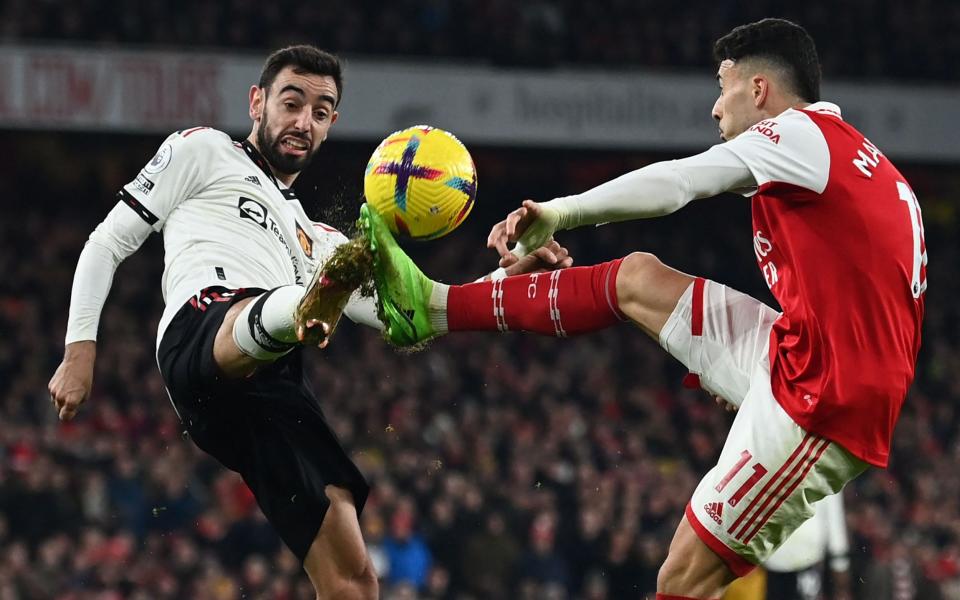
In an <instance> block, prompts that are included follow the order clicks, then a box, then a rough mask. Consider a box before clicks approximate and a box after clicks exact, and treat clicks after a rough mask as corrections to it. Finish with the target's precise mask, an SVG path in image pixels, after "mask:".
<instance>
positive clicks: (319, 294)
mask: <svg viewBox="0 0 960 600" xmlns="http://www.w3.org/2000/svg"><path fill="white" fill-rule="evenodd" d="M356 287H357V286H356V285H353V284H352V283H351V284H342V283H338V282H335V281H332V280H330V279H328V278H327V277H326V276H325V274H324V272H323V271H322V270H319V269H318V272H317V273H315V274H314V277H313V280H312V281H311V282H310V285H309V286H308V287H306V288H304V287H301V286H298V285H286V286H282V287H278V288H274V289H272V290H270V291H269V292H265V293H264V294H261V295H259V296H255V297H252V298H244V299H243V300H239V301H237V302H236V303H235V304H234V305H233V306H231V307H230V310H229V311H227V314H226V316H225V317H224V319H223V323H222V324H221V325H220V328H219V329H218V330H217V336H216V339H215V340H214V345H213V358H214V362H215V363H216V365H217V367H218V369H219V371H220V373H221V374H222V375H224V376H225V377H227V378H242V377H247V376H248V375H250V374H251V373H253V372H254V371H255V370H256V369H257V367H259V366H260V365H263V364H268V363H271V362H273V361H275V360H277V359H278V358H280V357H281V356H284V355H285V354H287V353H288V352H290V350H292V349H293V348H294V347H295V346H296V345H297V344H304V345H308V344H309V345H319V346H320V347H321V348H322V347H324V346H325V345H326V343H327V340H328V336H329V334H330V333H331V332H332V330H333V328H334V327H336V324H337V321H338V320H339V318H340V314H341V313H342V312H343V307H344V306H345V305H346V303H347V300H349V298H350V295H351V294H352V293H353V291H354V290H355V289H356Z"/></svg>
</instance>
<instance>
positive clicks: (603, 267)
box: [447, 258, 626, 337]
mask: <svg viewBox="0 0 960 600" xmlns="http://www.w3.org/2000/svg"><path fill="white" fill-rule="evenodd" d="M621 262H623V259H622V258H621V259H617V260H613V261H610V262H606V263H603V264H599V265H594V266H592V267H571V268H569V269H560V270H558V271H550V272H548V273H532V274H530V275H516V276H513V277H507V278H505V279H501V280H499V281H482V282H479V283H468V284H466V285H454V286H450V291H449V292H448V294H447V326H448V328H449V329H450V331H531V332H534V333H541V334H543V335H555V336H557V337H566V336H568V335H576V334H578V333H587V332H590V331H597V330H598V329H604V328H606V327H610V326H611V325H613V324H614V323H617V322H619V321H623V320H625V319H626V317H625V316H624V315H623V313H621V312H620V308H619V306H618V305H617V271H619V270H620V263H621Z"/></svg>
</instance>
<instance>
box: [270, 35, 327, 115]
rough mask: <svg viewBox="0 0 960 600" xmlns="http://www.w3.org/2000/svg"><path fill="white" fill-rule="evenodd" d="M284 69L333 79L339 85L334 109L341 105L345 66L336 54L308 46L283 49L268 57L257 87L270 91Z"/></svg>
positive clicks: (301, 45) (299, 73) (302, 45)
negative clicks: (289, 68) (291, 68)
mask: <svg viewBox="0 0 960 600" xmlns="http://www.w3.org/2000/svg"><path fill="white" fill-rule="evenodd" d="M284 67H293V72H294V73H297V74H298V75H303V74H305V73H310V74H312V75H329V76H330V77H333V81H334V83H335V84H336V85H337V103H336V105H334V108H336V106H337V105H339V104H340V98H341V97H342V96H343V64H342V63H341V62H340V58H339V57H337V55H336V54H331V53H330V52H327V51H326V50H321V49H319V48H317V47H315V46H309V45H307V44H300V45H298V46H288V47H287V48H281V49H279V50H277V51H276V52H274V53H273V54H271V55H270V56H268V57H267V61H266V62H265V63H264V64H263V70H262V71H261V72H260V82H259V83H258V84H257V85H259V86H260V87H261V88H264V89H266V90H269V89H270V85H271V84H272V83H273V80H274V79H276V78H277V74H278V73H279V72H280V71H282V70H283V69H284Z"/></svg>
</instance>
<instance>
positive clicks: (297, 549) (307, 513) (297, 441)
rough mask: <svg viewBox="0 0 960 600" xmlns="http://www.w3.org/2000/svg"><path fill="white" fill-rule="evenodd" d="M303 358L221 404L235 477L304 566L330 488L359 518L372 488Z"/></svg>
mask: <svg viewBox="0 0 960 600" xmlns="http://www.w3.org/2000/svg"><path fill="white" fill-rule="evenodd" d="M300 355H301V353H300V352H294V353H293V354H291V355H287V356H286V357H284V358H281V359H280V360H279V361H277V362H276V363H273V364H272V365H269V366H267V367H265V368H264V369H262V370H261V371H260V372H259V373H258V374H256V375H254V376H253V377H252V378H250V380H249V384H250V386H251V387H250V389H247V391H246V392H245V393H244V394H243V395H242V396H240V397H236V398H232V399H231V400H229V401H228V402H226V403H222V407H223V410H224V411H231V412H232V413H233V415H232V416H231V417H230V418H229V419H228V420H226V422H227V423H229V429H230V430H229V431H222V432H221V434H222V435H224V436H230V437H231V438H232V440H233V444H232V447H233V448H234V450H235V452H236V453H237V455H236V457H235V460H236V463H237V464H238V469H237V470H238V471H239V473H240V474H241V476H242V477H243V479H244V481H246V483H247V485H248V486H249V487H250V490H251V491H252V492H253V494H254V496H255V497H256V499H257V503H258V504H259V506H260V508H261V510H263V513H264V515H265V516H266V517H267V520H269V521H270V523H271V524H272V525H273V527H274V528H275V529H276V530H277V533H279V535H280V538H281V539H282V540H283V541H284V543H286V545H287V546H288V547H289V548H290V549H291V550H292V551H293V553H294V554H295V555H297V557H298V558H299V559H300V560H301V561H303V560H305V558H306V555H307V552H308V551H309V549H310V547H311V545H312V544H313V542H314V539H315V538H316V535H317V532H318V531H319V530H320V528H321V527H322V525H323V523H325V522H326V518H327V513H328V511H329V510H330V508H331V506H332V505H331V498H330V495H329V494H328V493H327V489H328V487H329V486H337V487H340V488H343V489H345V490H347V491H349V493H350V496H351V506H352V507H353V510H354V512H355V514H354V518H356V514H359V512H360V511H361V510H362V509H363V506H364V504H365V502H366V499H367V495H368V494H369V491H370V488H369V485H368V484H367V481H366V479H365V478H364V477H363V475H362V474H361V473H360V470H359V469H358V468H357V466H356V465H355V464H354V463H353V461H352V460H351V458H350V456H349V455H348V454H347V451H346V450H345V449H344V447H343V445H342V444H341V442H340V440H339V439H338V437H337V435H336V434H335V432H334V431H333V429H332V428H331V427H330V424H329V423H328V422H327V420H326V418H325V416H324V415H323V412H322V410H321V409H320V405H319V403H318V402H317V400H316V398H315V397H314V395H313V393H312V392H311V391H310V390H309V388H307V386H306V384H305V383H304V382H303V381H302V375H301V374H300V366H299V365H300V360H301V359H300Z"/></svg>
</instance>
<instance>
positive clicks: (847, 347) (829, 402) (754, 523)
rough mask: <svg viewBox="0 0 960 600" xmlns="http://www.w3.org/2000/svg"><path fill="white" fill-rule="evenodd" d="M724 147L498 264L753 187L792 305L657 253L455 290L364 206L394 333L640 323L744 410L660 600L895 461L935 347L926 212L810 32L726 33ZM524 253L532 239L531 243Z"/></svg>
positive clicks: (772, 22)
mask: <svg viewBox="0 0 960 600" xmlns="http://www.w3.org/2000/svg"><path fill="white" fill-rule="evenodd" d="M714 56H715V58H716V59H717V61H718V63H719V68H718V71H717V80H718V82H719V84H720V88H721V92H720V97H719V98H718V99H717V101H716V103H715V104H714V107H713V111H712V112H713V116H714V117H715V118H716V119H717V121H718V122H719V128H720V133H721V137H722V139H723V140H725V143H722V144H718V145H716V146H714V147H712V148H710V149H708V150H706V151H705V152H703V153H701V154H698V155H695V156H692V157H689V158H684V159H681V160H676V161H668V162H661V163H655V164H653V165H649V166H647V167H644V168H642V169H639V170H637V171H634V172H631V173H627V174H626V175H623V176H621V177H619V178H617V179H614V180H612V181H609V182H607V183H604V184H602V185H600V186H598V187H596V188H594V189H592V190H588V191H586V192H584V193H582V194H578V195H575V196H567V197H563V198H557V199H554V200H551V201H549V202H544V203H536V202H532V201H529V200H528V201H526V202H524V206H523V207H522V208H520V209H518V210H516V211H514V212H513V213H511V214H510V215H508V217H507V219H506V220H504V221H502V222H501V223H498V224H497V225H496V226H495V227H494V228H493V230H492V231H491V234H490V237H489V239H488V245H489V246H490V247H492V248H496V249H497V250H498V251H499V253H500V255H501V257H502V259H501V265H506V264H510V263H511V262H512V261H513V260H515V256H514V255H513V254H512V253H511V251H510V250H508V247H507V244H508V243H509V242H517V244H518V246H520V247H521V248H520V254H522V253H523V252H524V251H525V249H529V248H537V247H539V246H541V245H542V244H543V243H545V242H547V241H548V240H551V239H552V236H553V234H554V233H555V232H556V231H559V230H562V229H571V228H574V227H580V226H584V225H597V224H602V223H607V222H613V221H625V220H629V219H636V218H649V217H656V216H660V215H664V214H668V213H671V212H674V211H676V210H678V209H680V208H681V207H683V206H685V205H686V204H687V203H689V202H691V201H692V200H695V199H698V198H708V197H712V196H716V195H717V194H720V193H722V192H737V193H740V194H742V195H745V196H750V197H751V205H752V210H753V219H752V220H753V223H752V238H753V246H754V251H755V255H756V259H757V263H758V266H759V268H760V271H761V273H762V274H763V277H764V279H765V281H766V283H767V285H768V287H769V288H770V290H771V292H772V294H773V295H774V297H775V298H776V299H777V301H778V302H779V304H780V307H781V309H782V311H780V312H778V311H776V310H774V309H773V308H771V307H769V306H766V305H765V304H763V303H762V302H759V301H758V300H756V299H754V298H751V297H749V296H747V295H745V294H741V293H739V292H737V291H735V290H732V289H730V288H728V287H726V286H724V285H721V284H719V283H717V282H714V281H708V280H706V279H704V278H702V277H693V276H690V275H687V274H685V273H681V272H679V271H676V270H674V269H672V268H670V267H668V266H666V265H664V264H663V263H661V262H660V261H659V260H658V259H657V258H656V257H654V256H652V255H650V254H644V253H634V254H631V255H629V256H627V257H624V258H621V259H618V260H613V261H610V262H607V263H603V264H599V265H594V266H590V267H574V268H570V269H564V270H561V271H554V272H552V273H551V274H550V275H549V276H540V275H536V274H534V275H529V276H519V277H507V278H504V279H500V280H497V281H493V282H482V283H474V284H467V285H459V286H458V285H454V286H449V285H444V284H442V283H439V282H436V281H432V280H430V279H429V278H428V277H426V276H425V275H424V274H423V273H422V272H421V271H420V270H419V269H418V268H417V267H416V265H414V264H413V262H412V261H410V259H409V258H408V257H406V255H405V254H403V252H402V250H401V249H400V248H399V246H397V245H396V243H395V242H394V241H393V239H392V237H391V236H390V232H389V230H388V229H387V228H386V226H385V224H383V222H382V219H379V217H377V215H375V214H373V213H372V212H371V211H370V210H369V209H367V208H366V207H364V209H362V214H363V217H362V220H363V222H364V227H365V229H366V231H367V233H368V237H369V238H370V239H371V241H372V248H373V250H374V252H375V260H374V263H375V277H376V279H377V291H378V295H379V301H380V302H381V303H382V308H383V315H384V319H385V323H384V324H385V327H386V334H387V336H388V338H390V339H391V340H393V341H394V342H395V343H398V344H401V345H407V344H414V343H418V342H420V341H422V340H424V339H429V338H431V337H434V336H437V335H443V334H446V333H448V332H452V331H501V332H506V331H530V332H536V333H540V334H545V335H555V336H558V337H566V336H569V335H575V334H578V333H586V332H589V331H595V330H598V329H602V328H605V327H609V326H612V325H614V324H616V323H619V322H620V321H622V320H627V321H630V322H632V323H633V324H635V325H636V326H638V327H639V328H640V329H641V330H643V331H644V332H646V333H647V334H649V335H650V336H651V337H653V338H654V339H656V340H657V341H658V342H659V343H660V345H661V346H662V347H663V348H664V349H665V350H667V351H668V352H669V353H670V354H671V355H673V356H674V357H676V358H677V359H678V360H680V361H681V362H682V363H683V364H684V365H685V366H686V367H687V368H688V369H689V370H690V372H691V375H692V377H691V379H692V380H694V381H697V382H698V383H699V385H701V386H702V387H703V388H704V389H706V390H707V391H710V392H712V393H713V394H715V395H717V396H720V397H722V398H724V399H726V400H727V401H729V402H730V403H732V404H733V405H735V406H739V407H740V408H739V410H738V411H737V416H736V419H735V420H734V422H733V425H732V427H731V429H730V433H729V435H728V437H727V440H726V443H725V444H724V447H723V450H722V451H721V454H720V457H719V459H718V461H717V464H716V466H714V468H713V469H711V470H710V471H709V472H708V473H707V474H706V475H705V476H704V478H703V479H702V480H701V482H700V484H699V485H698V486H697V488H696V490H695V491H694V493H693V497H692V498H691V500H690V503H689V504H688V505H687V507H686V511H685V515H684V517H683V519H682V520H681V521H680V524H679V526H678V527H677V531H676V534H675V536H674V539H673V541H672V543H671V545H670V550H669V553H668V556H667V559H666V560H665V562H664V564H663V566H662V567H661V569H660V572H659V575H658V580H657V592H658V593H657V599H658V600H710V599H716V598H719V597H720V596H721V595H722V594H723V592H724V591H725V590H726V588H727V586H728V585H729V584H730V583H731V582H732V581H733V580H734V579H735V578H736V577H738V576H742V575H745V574H746V573H748V572H749V571H750V570H751V569H753V568H754V567H755V566H756V565H758V564H761V563H763V562H764V561H765V560H766V559H767V558H769V557H770V555H771V554H772V553H773V552H774V551H775V550H776V549H777V547H779V546H780V545H781V544H782V543H783V542H784V540H786V539H787V538H788V537H789V536H790V534H791V533H792V532H793V531H794V530H795V529H796V528H797V527H799V526H800V524H802V523H803V522H804V521H806V520H807V519H809V518H810V516H811V515H812V514H813V513H814V505H815V503H817V502H818V501H820V500H821V499H822V498H824V497H825V496H828V495H831V494H836V493H837V492H839V491H840V490H841V489H842V488H843V486H844V485H845V484H846V483H847V482H849V481H850V480H852V479H853V478H855V477H856V476H858V475H859V474H860V473H862V472H863V471H864V470H865V469H867V468H868V467H869V466H871V465H873V466H877V467H885V466H886V465H887V461H888V459H889V451H890V444H891V439H892V435H893V428H894V425H895V424H896V421H897V418H898V416H899V412H900V407H901V406H902V404H903V401H904V399H905V398H906V394H907V389H908V387H909V385H910V383H911V381H912V380H913V376H914V370H915V364H916V357H917V352H918V351H919V347H920V324H921V322H922V319H923V306H924V292H925V290H926V287H927V282H926V246H925V243H924V239H923V222H922V219H921V216H920V207H919V204H918V203H917V200H916V197H915V196H914V194H913V192H912V190H911V189H910V186H909V185H908V184H907V182H906V180H905V179H904V177H903V176H902V175H901V174H900V173H899V172H898V171H897V169H896V168H895V167H894V166H893V164H892V163H891V162H890V161H889V160H888V159H887V157H886V156H884V155H883V153H882V152H881V151H880V150H879V149H878V148H877V146H876V145H874V144H873V143H871V142H870V140H868V139H867V138H866V137H864V135H863V134H862V133H860V132H859V131H857V130H856V129H855V128H854V127H853V126H851V125H850V124H848V123H846V122H844V120H843V118H842V116H841V113H840V108H839V107H838V106H837V105H835V104H832V103H829V102H823V101H821V99H820V64H819V59H818V57H817V53H816V48H815V46H814V43H813V40H812V39H811V38H810V36H809V34H807V32H806V31H805V30H804V29H803V28H802V27H800V26H799V25H796V24H794V23H791V22H789V21H785V20H782V19H764V20H762V21H758V22H756V23H750V24H748V25H743V26H740V27H737V28H735V29H734V30H733V31H731V32H730V33H729V34H727V35H725V36H724V37H722V38H720V39H719V40H718V41H717V42H716V44H715V46H714ZM515 250H516V249H515Z"/></svg>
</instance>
